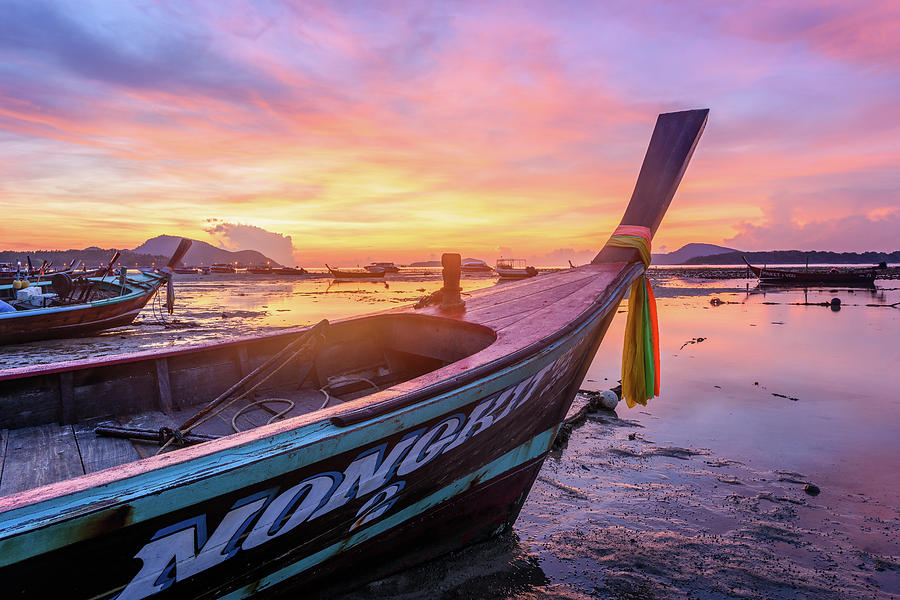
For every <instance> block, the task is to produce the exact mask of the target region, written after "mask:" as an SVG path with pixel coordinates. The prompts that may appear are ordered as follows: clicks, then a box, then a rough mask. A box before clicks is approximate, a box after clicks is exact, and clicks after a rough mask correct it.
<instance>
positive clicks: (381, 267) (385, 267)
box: [363, 262, 400, 273]
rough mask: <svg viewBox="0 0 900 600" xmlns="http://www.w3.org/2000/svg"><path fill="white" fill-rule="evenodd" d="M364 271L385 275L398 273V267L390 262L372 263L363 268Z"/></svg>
mask: <svg viewBox="0 0 900 600" xmlns="http://www.w3.org/2000/svg"><path fill="white" fill-rule="evenodd" d="M363 269H365V270H366V271H376V272H377V271H384V272H385V273H399V272H400V267H398V266H397V265H395V264H394V263H392V262H373V263H372V264H370V265H366V266H365V267H363Z"/></svg>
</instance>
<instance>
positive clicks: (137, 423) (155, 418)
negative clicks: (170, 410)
mask: <svg viewBox="0 0 900 600" xmlns="http://www.w3.org/2000/svg"><path fill="white" fill-rule="evenodd" d="M119 423H120V424H121V425H124V426H125V427H135V428H138V429H151V430H154V431H156V430H158V429H159V428H160V427H169V428H171V429H175V428H177V427H178V423H176V422H175V419H174V418H173V417H172V415H167V414H164V413H161V412H158V411H151V412H145V413H141V414H137V415H130V416H127V417H119ZM131 444H132V445H133V446H134V449H135V450H136V451H137V453H138V455H140V457H141V458H147V457H148V456H153V455H154V454H156V451H157V450H159V444H157V443H156V442H143V441H138V440H133V441H132V442H131Z"/></svg>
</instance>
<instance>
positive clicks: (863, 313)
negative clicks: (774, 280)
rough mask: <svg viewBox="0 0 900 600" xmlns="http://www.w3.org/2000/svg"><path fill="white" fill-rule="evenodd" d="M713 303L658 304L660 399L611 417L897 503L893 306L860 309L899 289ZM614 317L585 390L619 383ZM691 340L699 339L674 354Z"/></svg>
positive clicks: (794, 293) (898, 321)
mask: <svg viewBox="0 0 900 600" xmlns="http://www.w3.org/2000/svg"><path fill="white" fill-rule="evenodd" d="M884 283H886V284H892V283H894V282H890V281H888V282H884ZM661 291H663V292H664V293H663V294H661V295H664V294H665V290H661ZM712 296H714V297H717V298H719V299H720V300H722V301H723V302H727V303H725V304H721V305H719V306H714V305H712V304H711V303H710V296H693V297H691V296H685V297H674V298H660V299H659V302H658V308H659V321H660V339H661V342H662V344H661V352H660V354H661V363H662V395H661V397H660V398H656V399H654V400H652V401H651V403H650V405H649V407H648V408H646V409H644V408H641V407H638V408H635V409H633V410H631V411H629V410H627V409H624V408H623V409H620V410H619V411H618V412H619V414H620V416H622V417H623V418H635V417H638V418H640V420H641V421H642V423H644V425H645V426H647V427H648V428H650V429H651V430H652V432H653V435H655V436H657V437H660V438H662V439H664V440H673V441H674V442H675V443H676V444H678V443H693V444H695V445H699V446H707V447H714V448H716V449H717V450H718V451H720V452H724V453H725V454H726V455H727V456H729V457H731V458H734V459H737V460H742V461H763V462H764V463H765V464H773V465H781V467H782V468H785V469H788V470H792V471H800V472H807V475H809V476H811V477H812V476H814V477H815V478H816V479H817V480H819V481H822V482H824V483H825V484H826V485H829V484H831V483H832V482H834V481H841V482H842V486H847V489H854V490H858V491H861V492H864V493H867V494H872V495H874V496H880V497H883V498H887V497H891V498H893V499H895V498H896V497H897V495H898V493H900V484H898V478H897V476H896V474H897V473H898V472H900V436H898V435H897V432H896V429H895V426H894V425H896V424H897V423H900V393H898V391H897V390H898V389H900V368H898V366H900V343H898V334H900V309H898V308H889V307H872V306H865V305H866V304H890V303H894V302H897V301H900V286H898V288H893V287H890V288H887V289H885V288H882V289H880V290H878V291H877V292H874V293H873V292H871V291H867V290H849V289H846V288H845V289H840V290H837V291H834V290H828V289H810V290H802V289H800V290H790V289H788V290H780V291H766V292H765V293H749V294H748V293H730V294H713V295H712ZM834 297H837V298H840V299H841V302H842V308H841V310H840V311H838V312H834V311H832V310H831V309H830V308H828V307H825V306H804V305H796V303H803V302H810V303H816V302H826V301H829V300H830V299H831V298H834ZM731 302H735V303H736V304H731ZM623 306H624V305H623ZM624 320H625V319H624V315H620V317H618V318H617V319H616V321H615V322H614V323H613V326H612V327H611V328H610V331H609V333H608V334H607V338H606V340H605V343H604V344H603V345H602V346H601V349H600V351H599V352H598V355H597V358H596V359H595V360H594V363H593V365H592V367H591V371H590V373H589V374H588V378H589V379H593V380H594V381H593V382H591V381H588V382H586V383H585V387H597V388H604V387H611V383H610V382H604V381H603V377H608V378H609V379H610V380H613V379H615V380H617V379H618V378H619V375H618V372H619V365H620V361H621V355H620V353H621V344H622V342H621V339H622V335H623V333H622V330H623V327H624ZM699 337H703V338H706V339H705V340H704V341H703V342H700V343H694V344H688V345H686V346H684V348H683V349H681V346H682V344H684V343H685V342H688V341H689V340H691V339H694V338H699ZM757 383H758V385H757ZM716 386H718V387H716ZM773 394H782V395H784V396H788V397H790V398H797V399H798V400H797V401H793V400H790V399H789V398H782V397H779V396H774V395H773ZM633 413H637V415H635V414H633ZM646 413H649V416H648V415H647V414H646ZM888 423H890V424H893V425H891V426H886V424H888Z"/></svg>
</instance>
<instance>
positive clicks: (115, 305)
mask: <svg viewBox="0 0 900 600" xmlns="http://www.w3.org/2000/svg"><path fill="white" fill-rule="evenodd" d="M142 277H143V278H144V279H147V280H148V284H147V287H146V288H145V289H142V290H140V291H139V292H136V293H131V294H128V295H126V296H123V297H122V298H113V299H111V300H103V301H98V302H92V303H89V304H80V305H75V306H65V307H55V308H44V309H35V310H28V311H22V312H18V313H8V314H6V315H2V316H0V345H2V344H18V343H23V342H31V341H36V340H46V339H53V338H61V337H79V336H83V335H88V334H91V333H95V332H97V331H102V330H104V329H110V328H112V327H121V326H123V325H128V324H129V323H131V322H132V321H134V319H135V317H137V315H138V313H140V312H141V309H143V308H144V306H145V305H146V304H147V302H148V301H149V300H150V298H152V297H153V294H155V293H156V290H157V288H158V287H159V286H160V285H161V284H162V283H163V281H165V280H164V279H163V278H162V277H156V276H152V275H143V276H142Z"/></svg>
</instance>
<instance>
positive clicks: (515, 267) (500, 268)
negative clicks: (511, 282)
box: [494, 258, 538, 279]
mask: <svg viewBox="0 0 900 600" xmlns="http://www.w3.org/2000/svg"><path fill="white" fill-rule="evenodd" d="M494 270H495V271H497V274H498V275H500V279H527V278H528V277H534V276H535V275H537V274H538V271H537V269H535V268H534V267H529V266H526V265H525V259H524V258H498V259H497V265H496V266H495V267H494Z"/></svg>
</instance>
